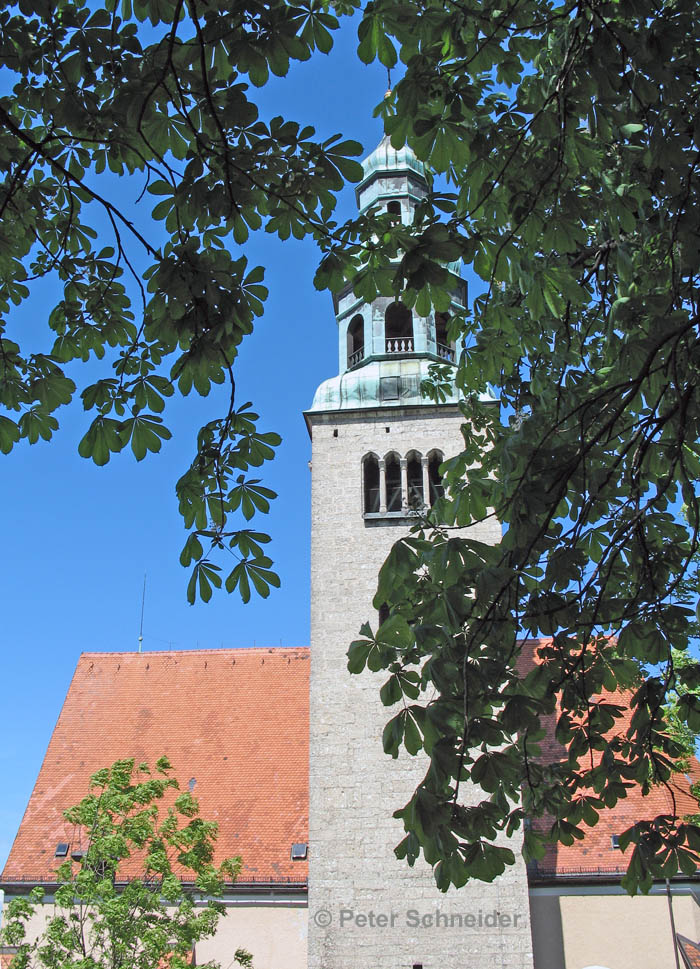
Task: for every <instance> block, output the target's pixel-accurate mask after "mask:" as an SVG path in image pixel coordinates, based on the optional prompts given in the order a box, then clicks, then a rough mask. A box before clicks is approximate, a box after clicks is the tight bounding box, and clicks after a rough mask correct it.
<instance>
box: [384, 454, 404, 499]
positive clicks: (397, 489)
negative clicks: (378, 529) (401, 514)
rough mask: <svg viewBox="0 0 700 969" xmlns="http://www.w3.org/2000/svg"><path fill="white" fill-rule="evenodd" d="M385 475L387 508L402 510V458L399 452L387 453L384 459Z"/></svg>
mask: <svg viewBox="0 0 700 969" xmlns="http://www.w3.org/2000/svg"><path fill="white" fill-rule="evenodd" d="M384 475H385V478H386V510H387V511H401V508H402V505H403V501H402V496H401V460H400V458H399V456H398V454H387V456H386V458H385V459H384Z"/></svg>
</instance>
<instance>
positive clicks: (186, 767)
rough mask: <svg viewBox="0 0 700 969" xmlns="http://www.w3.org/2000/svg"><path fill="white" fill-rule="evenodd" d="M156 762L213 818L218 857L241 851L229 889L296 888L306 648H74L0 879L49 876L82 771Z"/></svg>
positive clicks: (303, 813)
mask: <svg viewBox="0 0 700 969" xmlns="http://www.w3.org/2000/svg"><path fill="white" fill-rule="evenodd" d="M162 755H166V756H167V757H168V758H169V759H170V761H171V763H172V764H173V767H174V769H175V772H174V773H175V776H176V777H177V779H178V780H179V782H180V786H181V787H182V788H184V789H186V788H187V786H188V784H189V783H191V782H193V793H194V795H195V796H196V797H197V798H198V800H199V804H200V810H201V815H202V817H203V818H206V819H208V820H215V821H217V822H218V824H219V838H218V846H217V860H221V859H222V858H224V857H227V856H231V855H239V854H240V855H242V857H243V868H242V871H241V874H240V876H239V879H238V881H239V884H240V883H245V882H252V881H258V882H260V881H272V882H280V881H287V880H291V881H293V882H305V881H306V876H307V864H306V862H305V861H294V862H292V861H291V858H290V854H291V847H292V843H293V842H305V841H307V840H308V833H307V832H308V802H309V791H308V760H309V651H308V649H240V650H239V649H221V650H192V651H177V652H159V653H84V654H83V655H82V656H81V657H80V660H79V661H78V666H77V668H76V671H75V674H74V676H73V680H72V682H71V685H70V689H69V691H68V695H67V697H66V700H65V703H64V705H63V709H62V711H61V715H60V717H59V719H58V723H57V724H56V728H55V730H54V733H53V736H52V738H51V742H50V743H49V747H48V750H47V752H46V757H45V759H44V763H43V765H42V768H41V771H40V773H39V777H38V779H37V782H36V785H35V787H34V791H33V793H32V796H31V798H30V800H29V804H28V805H27V809H26V812H25V814H24V818H23V820H22V823H21V825H20V828H19V831H18V833H17V837H16V839H15V842H14V844H13V846H12V850H11V851H10V855H9V858H8V860H7V864H6V865H5V869H4V871H3V873H2V876H1V878H0V881H2V882H5V883H7V882H12V881H15V880H24V881H27V880H29V881H51V880H52V877H53V872H54V871H55V869H56V867H58V865H59V864H60V861H61V860H62V859H56V858H54V852H55V850H56V845H57V844H58V842H59V841H67V842H69V843H71V848H72V849H73V848H75V843H74V841H75V838H76V837H77V832H75V831H74V830H73V828H72V826H71V825H68V824H67V822H66V821H65V820H64V819H63V817H62V811H63V810H64V809H65V808H67V807H70V806H71V805H72V804H75V803H77V802H78V801H79V800H80V799H81V797H83V796H84V795H85V794H86V793H87V790H88V781H89V777H90V775H91V774H92V773H94V772H95V771H96V770H97V769H98V768H100V767H105V766H107V765H109V764H111V763H113V762H114V761H115V760H117V759H119V758H126V757H133V758H135V760H136V762H137V763H140V762H142V761H147V762H148V763H149V764H151V765H153V764H154V763H155V761H156V760H157V759H158V757H160V756H162ZM125 874H128V872H127V873H125ZM133 874H136V872H134V873H133Z"/></svg>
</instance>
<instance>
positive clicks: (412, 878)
mask: <svg viewBox="0 0 700 969" xmlns="http://www.w3.org/2000/svg"><path fill="white" fill-rule="evenodd" d="M363 167H364V173H365V175H364V179H363V181H362V182H361V183H360V185H359V186H358V188H357V201H358V205H359V207H360V210H361V211H366V210H367V209H369V208H371V207H377V208H378V209H379V210H380V211H386V212H388V213H389V214H391V215H393V216H394V217H395V218H396V219H401V220H402V221H403V222H405V223H409V222H410V221H411V220H412V217H413V211H414V208H415V206H416V204H417V203H418V202H420V200H421V199H422V198H423V197H424V196H425V193H426V191H427V184H426V180H425V176H424V171H423V167H422V164H421V163H420V162H419V161H418V159H417V158H416V157H415V155H414V154H413V153H412V152H411V151H410V149H408V148H403V149H401V150H399V151H396V150H394V149H393V148H392V147H391V144H390V142H389V140H388V139H387V138H385V139H383V140H382V142H381V143H380V144H379V146H378V147H377V148H376V149H375V151H374V152H372V154H371V155H370V156H369V157H368V158H366V159H365V161H364V162H363ZM447 268H448V269H449V270H450V272H451V274H452V281H453V288H452V305H453V311H455V310H457V309H459V308H462V307H464V305H465V301H466V283H465V281H464V280H463V279H461V278H460V276H459V266H458V265H457V264H454V265H450V266H448V267H447ZM335 309H336V319H337V323H338V350H339V358H338V363H339V367H338V370H339V375H338V376H337V377H332V378H331V379H329V380H326V381H324V383H322V384H321V386H320V387H319V388H318V390H317V391H316V394H315V396H314V400H313V404H312V406H311V408H310V410H308V411H307V412H306V414H305V417H306V421H307V425H308V428H309V433H310V435H311V438H312V498H311V506H312V515H311V711H310V715H311V728H310V729H311V737H310V819H309V821H310V829H309V969H495V967H499V969H532V943H531V936H530V923H529V907H528V895H527V880H526V874H525V868H524V864H523V863H522V861H519V862H518V864H516V865H515V866H514V867H513V868H512V869H511V870H510V871H507V872H506V873H505V874H504V875H503V876H502V877H501V878H500V879H498V880H497V881H496V882H495V883H494V884H492V885H485V884H481V883H477V882H475V883H468V884H467V886H466V887H465V888H463V889H461V890H460V891H455V890H453V889H451V890H450V891H449V892H448V893H447V894H443V893H441V892H439V891H438V889H437V887H436V885H435V882H434V879H433V874H432V871H431V869H430V868H429V866H427V865H426V864H425V863H424V862H423V860H422V859H419V860H418V862H416V865H415V866H414V867H413V868H410V867H409V866H408V865H407V864H406V862H405V861H399V860H397V859H396V857H395V856H394V850H393V849H394V847H395V845H396V844H398V842H399V841H400V840H401V839H402V838H403V827H402V825H401V823H400V822H398V821H396V820H395V819H394V818H392V813H393V811H395V810H396V809H397V808H399V807H402V806H403V805H404V804H405V803H406V801H407V800H408V798H409V796H410V794H411V793H412V791H413V789H414V788H415V786H416V785H417V783H419V781H420V779H421V777H422V776H423V774H424V772H425V764H424V762H423V761H422V760H421V759H420V757H417V758H412V757H409V756H408V755H406V754H405V751H404V752H403V754H404V756H400V757H399V758H398V760H392V759H391V758H389V757H388V756H387V755H386V754H384V751H383V749H382V740H381V737H382V729H383V726H384V724H385V723H386V722H387V720H388V719H389V718H390V717H391V716H392V715H393V711H392V709H391V708H387V707H384V706H383V705H382V704H381V701H380V699H379V688H380V686H381V684H382V683H383V682H384V679H386V676H383V677H382V676H380V675H377V674H372V673H369V672H368V671H365V673H363V674H362V675H359V676H352V675H350V674H349V673H348V671H347V667H346V663H347V659H346V653H347V650H348V646H349V645H350V643H351V642H352V640H353V639H355V638H357V636H358V632H359V629H360V626H361V624H362V623H363V622H365V621H366V620H367V619H370V620H372V625H373V628H376V625H377V623H378V617H377V614H376V612H375V611H374V610H373V607H372V599H373V596H374V593H375V591H376V583H377V575H378V572H379V569H380V567H381V565H382V563H383V562H384V560H385V558H386V556H387V555H388V553H389V550H390V549H391V546H392V545H393V543H394V542H395V541H396V540H397V539H398V538H400V537H401V535H403V534H406V533H407V532H408V530H409V528H410V526H411V521H412V518H413V517H414V516H415V514H416V512H417V511H420V509H421V508H424V507H425V506H429V505H431V504H432V503H433V502H434V500H435V498H436V497H437V496H438V495H439V494H440V493H441V481H440V473H439V468H440V465H441V463H442V461H443V458H445V457H448V456H450V455H453V454H455V453H457V452H458V451H460V450H461V449H462V442H463V439H462V434H461V426H462V423H463V417H462V415H461V413H460V411H459V407H458V397H457V392H456V389H454V390H453V392H452V394H451V395H450V396H448V398H447V401H446V402H445V403H443V404H440V405H436V404H433V403H431V402H429V401H427V400H425V399H424V398H423V397H422V396H421V391H420V385H421V380H423V379H424V378H425V377H427V376H428V368H429V366H430V365H431V364H432V363H442V364H448V365H449V364H454V363H455V354H456V349H455V347H454V346H453V345H451V344H450V343H449V341H448V339H447V322H448V316H449V314H439V313H435V312H433V311H431V312H430V314H429V315H428V316H426V317H421V316H417V315H416V313H415V312H413V311H411V310H409V309H408V308H407V307H405V306H404V305H403V304H402V303H400V302H397V301H395V300H392V299H390V298H384V297H380V298H377V299H375V300H374V301H373V302H372V303H371V304H367V303H363V302H362V301H361V300H360V299H358V298H357V297H356V296H354V294H353V292H352V288H351V287H348V288H347V289H346V290H344V291H343V292H341V293H340V295H339V296H338V297H337V298H336V300H335ZM493 406H494V407H496V406H498V405H497V403H496V401H495V400H494V401H493ZM474 537H476V538H478V539H479V540H480V541H483V542H495V541H497V540H498V538H499V537H500V531H499V526H498V524H496V523H493V522H492V521H490V522H488V523H485V524H480V525H477V526H474ZM518 847H519V846H518V845H514V848H515V849H516V854H517V853H518V852H517V848H518Z"/></svg>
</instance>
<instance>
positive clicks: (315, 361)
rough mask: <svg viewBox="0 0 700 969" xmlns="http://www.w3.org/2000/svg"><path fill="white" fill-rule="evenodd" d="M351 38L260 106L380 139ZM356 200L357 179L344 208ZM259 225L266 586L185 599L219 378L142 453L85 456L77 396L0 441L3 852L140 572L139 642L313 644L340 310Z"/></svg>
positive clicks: (381, 77) (294, 245)
mask: <svg viewBox="0 0 700 969" xmlns="http://www.w3.org/2000/svg"><path fill="white" fill-rule="evenodd" d="M355 42H356V41H355V27H354V25H353V24H352V23H347V24H346V25H345V27H344V28H343V29H342V31H341V34H340V36H339V37H338V39H337V43H336V47H335V49H334V51H332V52H331V54H330V55H329V56H328V57H325V56H323V55H318V56H316V57H314V58H313V59H312V60H311V61H310V62H308V63H306V64H300V65H296V66H295V67H294V68H293V69H292V71H291V72H290V75H289V76H288V77H287V78H285V79H281V80H277V79H275V80H273V81H272V82H271V84H270V85H269V86H268V87H267V88H266V89H265V90H264V93H263V95H262V100H263V109H264V110H265V111H266V113H268V114H269V116H272V115H274V114H278V113H279V114H283V115H286V116H289V117H292V118H295V119H296V120H298V121H300V122H305V123H306V122H309V123H312V124H314V125H315V126H316V128H317V130H318V131H319V133H320V134H321V135H323V137H327V136H329V135H331V134H333V133H335V132H337V131H342V132H343V134H344V135H345V136H347V137H352V138H354V139H357V140H359V141H360V142H362V143H363V145H364V146H365V148H366V149H367V152H369V151H371V150H372V149H373V148H374V146H375V145H376V143H377V142H378V141H379V139H380V137H381V134H382V129H381V123H380V122H379V121H377V120H376V119H373V118H372V111H373V108H374V106H375V105H376V103H377V102H378V101H379V100H380V99H381V98H382V96H383V94H384V91H385V89H386V71H385V69H384V68H381V67H379V66H377V65H374V66H372V67H365V66H363V65H362V64H361V63H360V62H359V60H357V58H356V57H355V54H354V46H355ZM354 211H355V202H354V192H353V190H352V188H348V189H347V190H346V191H345V193H344V195H343V200H342V207H341V210H340V214H341V215H342V216H343V217H345V216H349V215H351V214H352V213H353V212H354ZM258 236H259V237H257V238H255V239H254V240H253V244H252V245H250V246H248V247H247V254H248V257H249V261H250V263H251V264H255V263H260V264H262V265H264V266H266V268H267V274H266V275H267V279H266V282H267V285H268V287H269V289H270V298H269V301H268V303H267V306H266V311H265V316H264V318H263V319H262V320H261V321H259V323H258V325H257V329H256V332H255V333H254V334H253V335H252V336H251V337H250V338H248V340H247V341H246V343H245V344H244V345H243V347H242V349H241V353H240V356H239V360H238V362H237V364H236V367H237V394H238V400H239V402H243V401H245V400H253V401H254V402H255V404H256V406H257V408H258V410H259V413H260V414H261V416H262V422H261V426H262V427H263V428H265V429H274V430H276V431H278V432H279V433H280V434H281V435H282V437H283V443H282V446H281V448H280V449H279V454H278V458H277V460H276V461H275V462H273V463H272V464H271V465H269V467H268V468H267V470H266V471H265V484H268V485H269V486H270V487H272V488H274V489H275V490H276V491H278V492H279V496H280V497H279V499H278V500H277V501H276V502H275V503H274V506H273V511H272V514H271V515H270V516H268V517H267V519H266V520H265V519H264V518H261V519H260V525H261V527H262V528H266V530H268V531H270V533H271V534H272V536H273V544H272V545H271V546H270V548H271V554H272V557H273V558H274V560H275V563H276V566H277V568H278V570H279V573H280V575H281V578H282V588H281V589H280V590H279V591H274V590H273V594H272V596H271V598H270V599H268V600H267V601H266V602H265V601H262V600H259V599H257V600H253V601H252V602H251V603H250V604H248V605H247V606H244V605H242V604H241V602H240V599H239V598H238V595H237V593H234V594H233V595H231V596H228V595H226V594H225V593H223V594H219V595H215V596H214V598H213V599H212V601H211V602H210V603H209V604H208V605H203V604H201V603H197V604H196V605H195V606H189V605H188V604H187V602H186V599H185V588H186V582H187V575H188V573H187V572H186V571H185V570H184V569H183V568H182V567H181V566H180V565H179V563H178V555H179V552H180V549H181V547H182V544H183V541H184V538H185V532H184V529H183V526H182V522H181V519H180V518H179V515H178V512H177V503H176V499H175V492H174V485H175V481H176V479H177V477H178V476H179V475H180V474H181V473H182V471H184V470H185V469H186V467H187V465H188V464H189V461H190V460H191V456H192V453H193V447H194V437H195V433H196V430H197V429H198V427H199V426H200V425H201V424H202V423H203V422H204V421H205V420H208V419H210V418H211V417H213V416H216V415H218V414H219V413H220V412H221V401H220V400H219V399H217V397H216V394H213V395H212V396H211V397H210V398H205V399H200V398H197V397H195V396H191V397H189V398H187V399H185V400H179V401H178V400H174V399H173V401H171V402H169V404H168V413H166V423H167V424H168V426H169V427H170V428H171V430H172V431H173V439H172V440H171V441H170V442H166V443H165V445H164V447H163V449H162V451H161V453H160V454H158V455H149V456H148V457H147V459H146V460H145V461H143V462H141V463H140V464H137V463H136V461H135V459H134V458H133V456H132V455H131V453H130V452H129V453H126V452H125V453H123V454H122V455H118V456H116V457H113V458H112V460H111V461H110V463H109V464H108V465H107V466H106V467H104V468H97V467H96V466H95V465H93V464H92V463H91V462H88V461H85V460H83V459H81V458H80V457H79V456H78V454H77V445H78V442H79V440H80V438H81V437H82V435H83V434H84V433H85V429H86V427H87V418H86V415H85V414H84V412H83V411H82V406H81V404H80V402H79V401H78V404H77V405H74V406H71V407H70V408H69V409H67V410H65V411H64V412H63V414H62V417H61V416H60V420H61V430H60V432H59V434H58V435H57V436H56V437H55V438H54V440H53V441H52V442H51V443H45V442H41V443H39V444H36V445H34V446H31V447H30V446H28V445H26V444H23V445H21V446H19V447H17V448H15V450H14V451H13V452H12V453H11V454H10V455H9V456H7V457H6V456H4V455H0V500H1V501H2V507H3V508H5V521H4V523H3V549H2V552H3V583H2V590H1V592H0V598H1V600H2V615H3V623H2V632H1V633H0V643H1V652H0V655H1V657H2V694H3V741H2V744H0V771H1V773H2V778H3V798H2V802H1V803H0V868H1V867H2V865H3V864H4V862H5V858H6V856H7V853H8V851H9V849H10V846H11V843H12V839H13V838H14V835H15V832H16V830H17V827H18V825H19V822H20V820H21V817H22V812H23V811H24V808H25V806H26V803H27V801H28V798H29V795H30V793H31V790H32V787H33V784H34V782H35V780H36V776H37V773H38V771H39V768H40V766H41V761H42V758H43V755H44V752H45V749H46V745H47V743H48V741H49V738H50V736H51V732H52V730H53V727H54V725H55V723H56V719H57V717H58V715H59V712H60V709H61V705H62V702H63V699H64V696H65V694H66V691H67V689H68V685H69V683H70V679H71V676H72V674H73V670H74V668H75V664H76V661H77V659H78V656H79V654H80V653H81V652H83V651H91V650H108V651H118V650H132V649H136V648H137V636H138V632H139V620H140V612H141V592H142V586H143V577H144V573H146V574H147V588H146V601H145V617H144V649H146V650H160V649H168V648H176V649H193V648H197V647H200V648H205V647H206V648H209V647H219V646H229V647H240V646H253V645H257V646H279V645H291V646H299V645H307V644H308V641H309V484H310V476H309V470H308V461H309V457H310V447H309V439H308V434H307V431H306V426H305V424H304V420H303V417H302V411H303V410H304V409H305V408H306V407H308V406H309V405H310V404H311V400H312V397H313V393H314V390H315V389H316V387H317V385H318V384H319V383H320V382H321V381H322V380H323V379H325V378H326V377H328V376H331V375H332V374H334V373H336V372H337V338H336V326H335V321H334V317H333V307H332V301H331V297H330V295H329V294H328V293H318V292H317V291H316V290H315V289H314V287H313V282H312V279H313V274H314V271H315V268H316V265H317V262H318V256H317V253H316V250H315V248H314V246H313V244H311V243H307V244H305V243H299V242H295V241H290V242H287V243H280V242H278V241H276V240H274V239H272V238H271V237H269V236H265V235H264V234H258ZM105 244H108V240H107V239H105ZM45 308H46V303H45V302H43V301H42V299H41V298H40V297H39V298H35V299H34V300H33V301H32V302H31V305H30V306H28V307H27V308H26V309H25V310H24V311H23V315H22V318H21V321H20V322H21V326H22V327H23V328H24V327H28V328H30V330H31V334H32V338H34V334H35V333H38V334H41V332H42V326H44V321H43V318H42V312H43V311H45ZM108 366H109V365H107V367H108ZM80 380H81V378H80V376H79V373H78V376H77V377H76V382H79V381H80ZM217 408H218V409H217Z"/></svg>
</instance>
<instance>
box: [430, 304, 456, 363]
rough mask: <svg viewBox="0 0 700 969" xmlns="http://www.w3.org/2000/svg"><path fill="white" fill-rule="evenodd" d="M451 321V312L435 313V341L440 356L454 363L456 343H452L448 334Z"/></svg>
mask: <svg viewBox="0 0 700 969" xmlns="http://www.w3.org/2000/svg"><path fill="white" fill-rule="evenodd" d="M449 322H450V317H449V314H447V313H436V314H435V343H436V344H437V352H438V356H440V357H442V359H443V360H448V361H449V362H450V363H454V361H455V348H454V345H453V344H452V343H450V341H449V339H448V336H447V327H448V325H449Z"/></svg>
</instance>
